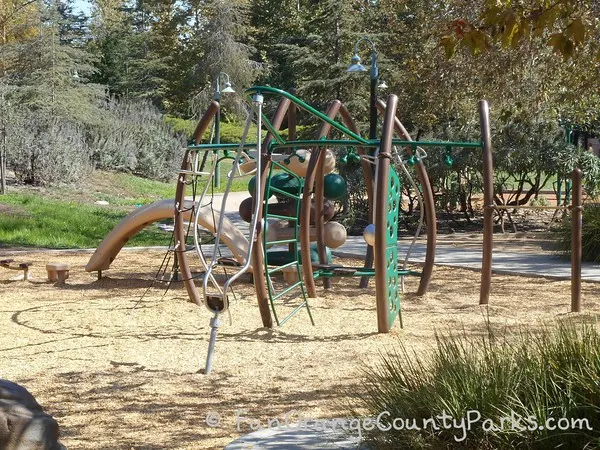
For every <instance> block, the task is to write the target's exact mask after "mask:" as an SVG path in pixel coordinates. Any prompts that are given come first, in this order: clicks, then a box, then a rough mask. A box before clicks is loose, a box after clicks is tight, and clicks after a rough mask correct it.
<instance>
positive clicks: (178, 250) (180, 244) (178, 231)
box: [174, 102, 219, 305]
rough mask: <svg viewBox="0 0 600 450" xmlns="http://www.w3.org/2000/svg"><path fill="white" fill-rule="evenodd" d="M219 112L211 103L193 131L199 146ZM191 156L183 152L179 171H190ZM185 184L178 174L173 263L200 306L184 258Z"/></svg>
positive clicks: (190, 295) (182, 175)
mask: <svg viewBox="0 0 600 450" xmlns="http://www.w3.org/2000/svg"><path fill="white" fill-rule="evenodd" d="M218 111H219V103H217V102H212V103H211V104H210V106H209V107H208V109H207V110H206V112H205V113H204V115H203V116H202V118H201V119H200V121H199V122H198V126H197V127H196V130H195V131H194V138H193V139H194V142H195V143H196V144H199V143H200V142H201V141H202V135H203V134H204V132H205V131H206V129H207V128H208V125H209V124H210V122H211V120H212V119H213V117H214V116H215V114H216V113H217V112H218ZM191 156H192V152H190V151H189V150H186V151H185V154H184V155H183V161H182V163H181V170H190V169H191V166H192V164H191V161H190V158H191ZM186 182H187V175H186V174H184V173H181V174H179V176H178V177H177V189H176V191H175V205H174V228H175V230H174V234H175V239H174V240H175V250H174V254H175V261H176V264H177V265H178V266H179V270H180V272H181V275H182V277H183V283H184V285H185V289H186V291H187V293H188V296H189V298H190V300H191V301H192V302H194V303H196V304H197V305H201V304H202V303H203V300H202V299H201V298H200V294H199V293H198V289H196V285H195V284H194V279H193V278H192V272H191V270H190V265H189V262H188V260H187V256H186V250H187V249H186V232H185V226H184V224H183V222H184V210H185V187H186Z"/></svg>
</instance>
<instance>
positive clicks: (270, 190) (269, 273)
mask: <svg viewBox="0 0 600 450" xmlns="http://www.w3.org/2000/svg"><path fill="white" fill-rule="evenodd" d="M273 156H274V155H271V157H273ZM292 156H293V155H292ZM292 156H289V157H292ZM289 157H288V158H289ZM274 170H280V171H282V172H281V173H284V174H287V175H288V176H289V177H291V179H293V180H294V181H295V182H296V183H297V189H294V191H295V192H288V191H285V190H282V189H279V188H277V187H275V186H272V185H271V183H269V182H267V184H266V192H265V195H264V197H263V202H264V203H263V208H264V211H265V223H267V224H269V223H270V222H269V220H272V219H277V220H283V221H287V222H288V223H289V226H290V227H291V228H292V229H293V237H292V238H287V239H275V240H272V241H270V240H268V237H267V233H263V244H264V247H263V248H264V249H265V252H264V265H265V277H266V280H267V289H268V294H269V302H270V304H271V310H272V311H273V316H274V317H275V322H276V323H277V325H278V326H281V325H283V324H284V323H285V322H287V321H288V320H289V319H290V318H292V317H293V316H294V315H295V314H296V313H297V312H298V311H300V310H301V309H302V308H306V311H307V313H308V316H309V318H310V321H311V323H312V324H313V325H314V320H313V317H312V314H311V312H310V307H309V304H308V300H307V298H306V291H305V289H304V281H303V278H302V274H301V273H300V260H299V258H298V255H299V252H300V248H299V247H300V245H299V242H298V241H299V228H300V223H299V215H300V214H299V213H300V200H301V196H300V193H301V192H302V188H303V185H304V183H303V179H302V178H300V177H299V176H298V175H296V174H295V173H293V172H291V171H289V170H288V169H287V168H286V167H285V166H284V165H282V164H280V163H279V162H276V161H272V162H271V166H270V170H269V179H272V176H273V171H274ZM272 194H277V195H278V196H279V197H280V198H284V199H288V200H291V201H292V202H293V204H294V205H295V207H294V208H293V209H294V210H295V213H294V214H293V215H290V216H285V215H281V214H271V213H269V203H268V199H269V198H270V197H271V195H272ZM281 244H288V246H289V247H288V251H287V252H284V254H285V253H287V255H288V258H287V259H286V258H283V259H284V260H283V261H281V260H279V261H273V260H274V259H275V258H271V257H270V253H269V251H268V250H267V249H268V247H269V246H271V245H281ZM286 269H292V273H293V274H295V277H294V278H296V280H295V281H293V282H291V284H290V285H289V286H287V287H285V288H283V289H282V290H281V291H280V292H276V289H277V287H276V285H277V283H276V282H275V280H274V277H273V275H274V274H276V273H281V272H283V271H285V270H286ZM298 290H299V291H300V294H301V301H300V304H298V305H296V306H295V307H293V309H292V311H291V312H289V313H288V314H287V315H286V316H285V317H283V318H281V319H280V318H279V314H277V309H278V308H277V305H278V302H277V301H278V300H279V299H282V298H283V297H284V296H286V295H287V294H290V293H291V292H294V291H298Z"/></svg>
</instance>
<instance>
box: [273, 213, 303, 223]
mask: <svg viewBox="0 0 600 450" xmlns="http://www.w3.org/2000/svg"><path fill="white" fill-rule="evenodd" d="M267 218H268V219H281V220H293V221H294V222H296V221H297V220H298V218H297V217H294V216H280V215H278V214H269V213H268V211H267Z"/></svg>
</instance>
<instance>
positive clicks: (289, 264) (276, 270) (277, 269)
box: [267, 261, 296, 275]
mask: <svg viewBox="0 0 600 450" xmlns="http://www.w3.org/2000/svg"><path fill="white" fill-rule="evenodd" d="M295 265H296V261H292V262H289V263H287V264H284V265H283V266H278V267H274V268H273V269H269V270H267V273H268V274H269V275H271V274H272V273H275V272H278V271H280V270H283V269H285V268H286V267H292V266H295Z"/></svg>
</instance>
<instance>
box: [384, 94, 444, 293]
mask: <svg viewBox="0 0 600 450" xmlns="http://www.w3.org/2000/svg"><path fill="white" fill-rule="evenodd" d="M385 108H386V106H385V103H383V102H382V101H381V100H379V101H378V102H377V109H379V111H380V112H381V113H384V112H385ZM394 128H395V129H396V133H398V134H399V135H400V136H402V138H403V139H405V140H407V141H412V138H411V137H410V134H408V131H406V128H404V125H402V122H400V119H398V118H397V117H396V118H395V120H394ZM406 151H407V153H408V154H409V155H412V150H411V148H410V147H407V148H406ZM416 170H417V176H418V177H419V183H420V184H421V189H422V190H423V192H422V193H421V195H423V203H424V204H425V219H426V221H427V247H426V251H425V262H424V264H423V270H422V271H421V281H420V282H419V289H418V291H417V295H425V294H426V293H427V289H429V282H430V281H431V277H432V275H433V265H434V263H435V251H436V246H437V217H436V213H435V201H434V199H433V189H432V188H431V182H430V181H429V175H428V174H427V169H426V168H425V164H423V162H422V161H419V164H417V166H416Z"/></svg>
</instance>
